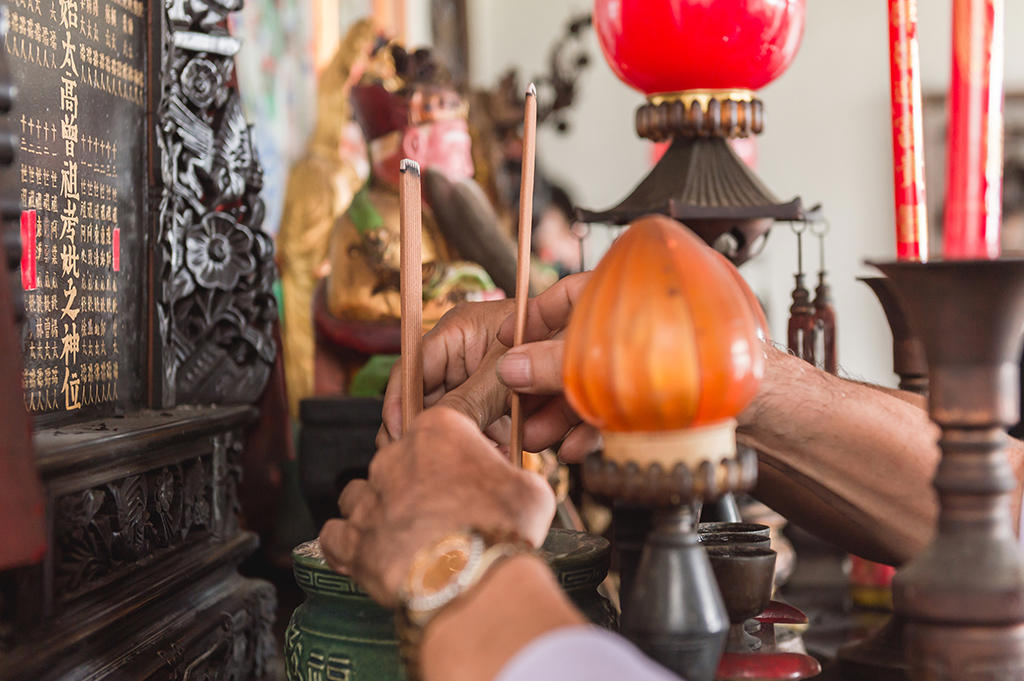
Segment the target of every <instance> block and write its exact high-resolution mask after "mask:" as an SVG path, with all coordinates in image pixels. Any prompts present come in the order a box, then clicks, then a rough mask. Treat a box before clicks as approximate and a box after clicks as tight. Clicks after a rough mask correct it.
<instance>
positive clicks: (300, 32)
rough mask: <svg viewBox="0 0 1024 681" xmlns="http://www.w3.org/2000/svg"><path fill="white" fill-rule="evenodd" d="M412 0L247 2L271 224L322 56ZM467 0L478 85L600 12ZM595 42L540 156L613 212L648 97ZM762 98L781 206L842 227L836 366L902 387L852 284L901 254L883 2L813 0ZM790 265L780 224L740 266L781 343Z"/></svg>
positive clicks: (410, 7)
mask: <svg viewBox="0 0 1024 681" xmlns="http://www.w3.org/2000/svg"><path fill="white" fill-rule="evenodd" d="M401 1H402V0H392V3H386V2H383V1H382V0H332V1H330V2H327V1H325V0H315V1H312V2H311V1H310V0H247V3H246V9H245V11H244V12H243V13H242V15H241V18H240V19H239V21H238V25H237V26H236V31H237V34H238V35H241V36H242V37H243V38H244V39H245V41H246V45H245V47H244V48H243V51H242V53H241V55H240V57H239V59H238V63H239V77H240V79H241V80H242V85H243V88H242V91H243V93H244V95H245V97H246V104H247V107H248V109H249V114H250V117H251V119H252V120H253V122H254V123H255V124H256V126H257V127H256V137H257V140H258V143H259V145H260V151H261V154H262V158H263V162H264V165H265V166H266V170H267V189H266V192H265V195H266V199H267V203H268V225H269V227H270V229H271V231H273V230H274V229H275V227H276V221H277V220H278V218H279V215H280V197H281V194H282V193H283V188H284V177H285V175H286V173H287V166H288V164H289V163H290V162H291V161H292V160H294V158H295V157H296V156H297V155H298V153H300V152H301V150H302V146H303V144H304V142H305V138H306V135H307V134H308V132H309V126H310V124H311V116H312V96H313V95H312V93H313V91H314V90H313V88H314V84H315V73H316V67H317V65H318V64H321V63H323V61H324V60H325V59H326V58H328V57H329V56H330V53H331V51H332V48H331V46H332V45H333V43H334V42H336V41H337V39H338V36H340V35H341V34H342V32H343V31H344V30H345V28H346V27H347V26H348V24H349V23H351V22H352V21H354V20H355V19H356V18H358V17H360V16H363V15H364V14H365V13H367V12H371V11H374V10H375V9H376V10H377V11H381V7H382V5H386V4H393V3H395V2H401ZM404 1H405V4H404V10H405V12H404V26H403V28H404V31H405V33H406V35H407V37H408V39H409V43H410V44H412V45H417V44H424V43H429V42H430V40H431V30H430V0H404ZM466 3H467V9H468V19H469V23H468V26H469V43H470V44H469V48H470V52H469V54H470V81H471V84H473V85H474V86H490V85H493V84H494V83H495V81H496V80H497V78H498V77H499V75H501V74H502V73H503V72H504V71H505V70H506V69H507V68H508V67H511V66H517V67H518V68H519V72H520V75H521V77H522V78H523V79H524V81H525V79H528V78H530V77H532V76H533V75H535V74H537V73H540V72H543V71H544V70H545V69H546V59H547V55H548V50H549V49H550V47H551V45H552V44H553V43H554V42H555V41H556V40H557V39H558V38H559V37H560V36H561V35H562V34H563V32H564V30H565V26H566V25H567V23H568V22H569V20H570V19H571V18H573V17H576V16H578V15H579V14H581V13H585V12H587V11H589V9H590V2H588V1H587V0H514V1H511V0H466ZM1006 5H1007V6H1006V11H1007V17H1006V34H1007V40H1006V76H1007V92H1012V91H1015V90H1020V91H1024V41H1021V40H1018V39H1016V38H1015V36H1017V35H1020V34H1021V33H1022V31H1024V2H1008V3H1006ZM392 9H393V10H394V8H392ZM399 9H402V8H399ZM919 11H920V41H921V63H922V77H923V83H924V90H925V94H926V95H928V94H932V93H935V94H940V95H941V94H942V93H943V91H944V90H945V88H946V86H947V83H948V79H949V68H950V67H949V61H950V54H949V49H950V48H949V45H950V34H951V22H950V19H951V3H950V0H927V1H926V2H921V3H920V4H919ZM587 43H588V44H589V46H590V53H591V56H592V66H591V67H590V68H589V69H588V70H587V71H585V72H584V74H583V76H582V77H581V78H580V81H579V84H578V86H579V98H578V101H577V103H576V105H575V106H574V108H573V110H572V111H571V112H570V114H569V121H570V123H571V127H570V129H569V131H568V132H567V133H566V134H564V135H558V134H556V133H555V132H554V131H553V130H551V129H545V130H543V131H542V133H541V137H540V140H539V142H538V162H539V163H540V164H542V165H543V167H544V169H545V170H546V171H547V172H548V173H549V174H550V175H551V177H552V178H553V179H555V180H557V181H559V182H561V183H562V184H563V185H564V186H565V187H566V188H567V189H569V190H570V193H571V194H572V196H573V197H574V198H575V200H576V201H577V202H578V203H579V204H581V205H584V206H587V207H605V206H608V205H611V204H613V203H615V202H617V201H618V200H619V199H620V198H621V197H622V196H624V195H625V193H626V192H627V191H628V190H629V189H631V188H632V186H633V185H634V184H635V183H636V182H637V181H638V180H639V179H640V178H641V177H642V176H643V175H644V174H645V172H646V170H647V169H648V168H649V166H650V149H649V145H648V144H647V143H646V142H644V141H642V140H640V139H639V138H637V137H636V135H635V133H634V131H633V112H634V110H635V109H636V107H637V106H639V105H640V104H641V102H642V98H641V96H640V95H639V94H638V93H635V92H633V91H631V90H630V89H628V88H627V87H626V86H624V85H622V84H621V83H620V82H619V81H618V80H617V79H616V78H615V76H614V75H613V74H612V72H611V71H610V69H609V68H608V67H607V65H606V64H605V62H604V60H603V58H602V57H601V55H600V50H599V47H598V45H597V41H596V38H595V37H594V36H593V34H592V33H590V34H589V35H588V37H587ZM325 55H326V56H325ZM760 96H761V97H762V98H763V100H764V101H765V105H766V110H767V115H768V124H767V127H766V132H765V134H764V135H762V136H761V137H759V138H758V172H759V174H760V175H761V177H762V178H763V179H764V181H765V182H766V183H767V184H768V186H769V187H770V188H772V189H773V190H774V191H775V193H776V195H777V196H779V197H780V198H782V199H789V198H791V197H792V196H794V195H800V196H801V197H802V198H803V199H804V201H805V203H806V204H813V203H817V202H819V201H820V202H822V203H823V204H824V207H825V213H826V215H827V217H828V219H829V222H830V224H831V233H830V235H829V238H828V241H827V267H828V269H829V272H830V275H831V282H832V285H833V291H834V295H835V304H836V309H837V310H838V314H839V358H840V363H841V365H842V366H843V368H844V370H845V372H846V373H847V375H850V376H852V377H856V378H861V379H865V380H870V381H873V382H878V383H882V384H886V385H893V384H894V382H895V381H894V379H893V377H892V374H891V359H890V356H889V348H890V341H889V331H888V327H887V325H886V323H885V320H884V317H883V315H882V312H881V308H880V307H879V305H878V304H877V302H876V301H875V299H874V297H873V296H872V295H871V294H870V292H869V291H868V289H867V287H866V286H864V285H863V284H861V283H859V282H857V281H856V277H857V276H861V275H865V274H871V273H872V271H871V269H870V268H867V267H865V266H864V265H863V261H864V259H865V258H872V257H874V258H888V257H893V256H894V252H895V251H894V238H893V197H892V156H891V146H890V144H891V142H890V128H889V121H890V114H889V71H888V43H887V24H886V5H885V2H884V0H871V1H866V0H858V1H856V2H839V1H836V0H808V2H807V28H806V32H805V35H804V40H803V45H802V47H801V49H800V52H799V54H798V56H797V58H796V61H795V62H794V63H793V65H792V67H790V69H789V71H788V72H787V73H786V74H784V75H783V76H782V77H781V78H779V79H778V80H777V81H776V82H775V83H773V84H772V85H770V86H769V87H768V88H766V89H765V90H763V91H762V92H761V93H760ZM933 123H934V122H933ZM927 124H928V122H927V121H926V125H927ZM938 125H939V126H940V127H941V122H940V123H938ZM927 162H929V163H931V162H932V161H931V160H930V159H928V160H927ZM930 203H931V201H930ZM607 243H608V235H607V231H604V233H602V230H596V229H595V230H594V232H593V237H592V238H591V240H590V243H588V247H587V264H588V266H592V265H593V264H594V263H595V262H596V260H597V258H598V257H599V254H600V252H601V250H602V249H603V248H604V247H606V245H607ZM805 252H806V255H805V269H806V270H808V271H809V272H811V273H812V274H813V273H814V271H816V269H817V245H816V243H815V241H814V240H808V241H807V242H806V247H805ZM795 265H796V242H795V237H794V236H793V234H792V232H791V231H790V230H789V227H788V226H787V225H785V224H779V225H776V227H775V228H774V230H773V232H772V236H771V238H770V239H769V242H768V245H767V248H766V250H765V252H764V254H762V255H761V256H760V257H759V258H757V259H756V260H755V261H753V262H751V263H749V264H747V265H745V266H744V268H743V273H744V275H745V276H746V277H747V278H748V279H749V280H750V282H751V283H752V284H753V286H754V288H755V290H756V291H757V293H758V294H759V295H760V296H761V297H762V298H763V300H764V301H765V303H766V304H767V307H768V312H769V319H770V322H771V325H772V331H773V335H774V337H775V338H784V337H785V324H786V317H787V309H788V306H789V301H790V290H791V289H792V285H793V277H792V275H793V272H794V270H795ZM812 280H813V277H812Z"/></svg>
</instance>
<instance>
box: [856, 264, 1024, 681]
mask: <svg viewBox="0 0 1024 681" xmlns="http://www.w3.org/2000/svg"><path fill="white" fill-rule="evenodd" d="M872 264H874V265H875V266H876V267H878V269H880V270H881V271H882V272H883V273H885V275H886V276H887V277H888V279H889V282H890V283H891V285H892V289H893V290H894V291H895V292H896V295H897V298H898V300H899V301H900V304H901V306H902V308H903V310H904V311H905V312H906V313H907V317H908V320H909V321H910V329H911V330H913V331H914V332H916V334H917V336H918V337H919V338H920V339H921V341H922V343H923V344H924V349H925V354H926V356H927V361H928V369H929V371H928V375H929V391H928V392H929V400H928V411H929V414H930V416H931V418H932V420H933V421H935V423H937V424H938V425H939V427H940V428H941V429H942V435H941V438H940V440H939V446H940V448H941V450H942V458H941V461H940V463H939V467H938V469H937V471H936V474H935V480H934V485H935V489H936V490H937V492H938V498H939V505H940V512H939V521H938V532H937V534H936V536H935V538H934V540H933V541H932V543H931V544H930V545H929V546H928V547H927V548H926V549H925V550H924V551H923V552H922V553H921V554H920V555H918V556H917V557H915V558H914V559H913V560H912V561H910V562H909V563H907V564H906V565H905V566H904V567H903V569H902V570H900V572H899V573H897V575H896V578H895V580H894V582H893V599H894V608H895V611H896V614H897V615H898V616H899V617H901V618H902V619H903V620H904V621H905V627H904V631H903V637H904V642H905V650H906V659H907V663H908V667H909V674H910V678H912V679H915V681H940V680H941V681H946V680H950V679H956V680H964V681H975V680H977V681H982V680H989V679H1020V678H1022V676H1024V553H1022V551H1021V549H1020V547H1019V546H1018V543H1017V538H1016V536H1015V533H1014V528H1013V518H1012V514H1011V503H1010V495H1011V493H1012V492H1013V491H1014V490H1016V488H1017V480H1016V477H1015V475H1014V472H1013V469H1012V468H1011V467H1010V462H1009V459H1008V457H1007V454H1006V446H1007V435H1006V432H1005V429H1006V427H1008V426H1009V425H1012V424H1013V423H1015V422H1016V420H1017V418H1018V414H1019V412H1018V401H1019V396H1018V390H1019V384H1018V378H1019V365H1018V363H1017V362H1018V358H1019V341H1020V336H1021V328H1022V325H1024V260H1019V259H1006V260H990V261H976V260H965V261H952V262H930V263H919V262H887V263H872Z"/></svg>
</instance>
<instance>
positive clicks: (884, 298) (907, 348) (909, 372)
mask: <svg viewBox="0 0 1024 681" xmlns="http://www.w3.org/2000/svg"><path fill="white" fill-rule="evenodd" d="M859 280H860V281H862V282H864V283H865V284H867V285H868V287H869V288H870V289H871V291H872V292H873V293H874V294H875V297H876V298H878V302H879V303H881V304H882V311H883V312H885V319H886V321H887V322H889V329H890V330H891V331H892V371H893V373H894V374H896V375H897V376H899V379H900V383H899V388H900V390H906V391H907V392H912V393H916V394H918V395H927V394H928V360H927V358H926V357H925V354H924V344H923V343H922V342H921V339H920V338H918V337H917V335H915V334H914V331H913V330H912V329H911V328H910V323H909V322H908V320H907V315H906V313H904V311H903V308H902V307H901V306H900V301H899V299H898V298H897V297H896V291H895V290H894V289H893V285H892V282H890V281H889V280H888V279H886V278H885V277H860V279H859Z"/></svg>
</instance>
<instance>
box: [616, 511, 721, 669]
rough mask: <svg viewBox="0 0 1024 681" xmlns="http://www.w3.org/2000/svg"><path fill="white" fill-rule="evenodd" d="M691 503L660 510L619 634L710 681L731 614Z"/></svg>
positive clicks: (660, 659)
mask: <svg viewBox="0 0 1024 681" xmlns="http://www.w3.org/2000/svg"><path fill="white" fill-rule="evenodd" d="M693 525H694V518H693V513H692V512H691V511H690V508H689V506H683V507H677V508H674V509H671V510H660V511H656V512H655V514H654V528H653V529H652V530H651V533H650V534H649V535H648V537H647V542H646V544H645V545H644V549H643V554H642V557H641V558H640V564H639V566H638V567H637V572H636V579H635V580H634V581H633V584H632V587H631V589H630V594H629V597H628V600H627V603H628V607H624V609H623V611H622V633H623V634H624V635H625V636H626V638H628V639H629V640H631V641H633V642H634V643H635V644H636V645H637V646H638V647H639V648H640V649H641V650H643V651H644V652H645V653H646V654H647V655H649V656H650V657H651V658H653V659H655V660H657V661H658V662H660V663H661V664H663V665H665V666H666V667H668V668H669V669H671V670H673V671H675V672H678V673H679V674H681V675H682V676H683V678H685V679H688V680H689V681H711V679H713V678H714V676H715V669H716V667H717V666H718V660H719V658H720V657H721V655H722V650H723V649H724V647H725V640H726V636H727V634H728V631H729V618H728V616H727V614H726V610H725V603H724V602H723V600H722V595H721V594H720V593H719V591H718V586H717V583H716V581H715V578H714V575H713V573H712V571H711V563H710V562H709V561H708V557H707V554H706V553H705V552H704V549H703V548H702V547H701V545H700V544H699V543H698V542H697V535H696V534H695V533H694V531H693Z"/></svg>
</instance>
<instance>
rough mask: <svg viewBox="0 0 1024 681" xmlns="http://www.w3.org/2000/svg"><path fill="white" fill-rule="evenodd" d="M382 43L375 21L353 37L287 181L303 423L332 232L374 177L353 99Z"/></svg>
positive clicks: (285, 237)
mask: <svg viewBox="0 0 1024 681" xmlns="http://www.w3.org/2000/svg"><path fill="white" fill-rule="evenodd" d="M376 40H377V37H376V35H375V33H374V30H373V27H372V24H371V22H370V21H369V20H365V21H360V22H358V23H356V24H354V25H353V26H352V28H351V29H350V30H349V31H348V35H347V36H346V37H345V39H344V41H343V42H342V43H341V45H340V47H339V49H338V51H337V53H335V55H334V57H333V59H332V60H331V61H330V63H329V64H328V65H327V67H326V68H325V69H324V70H323V72H322V73H321V75H320V83H319V89H318V93H317V116H316V126H315V128H314V130H313V133H312V135H311V136H310V139H309V142H308V145H307V147H306V151H305V153H304V154H303V156H302V157H301V158H300V159H299V160H298V161H297V162H296V163H295V164H294V165H293V166H292V168H291V171H290V172H289V175H288V184H287V188H286V191H285V205H284V212H283V214H282V219H281V224H280V227H279V230H278V235H277V262H278V268H279V270H280V276H281V289H282V297H283V307H284V315H283V324H282V340H283V346H284V347H283V351H284V361H285V377H286V381H287V389H288V404H289V409H290V411H291V414H292V417H293V418H297V417H298V404H299V401H300V400H301V399H302V398H304V397H308V396H310V395H312V394H313V353H314V342H313V317H312V308H311V301H312V299H313V291H314V289H315V287H316V283H317V281H318V280H319V279H320V278H321V277H323V275H324V272H325V271H326V262H327V251H328V243H329V241H330V234H331V230H332V229H333V227H334V223H335V221H336V220H337V219H338V218H339V217H340V216H341V215H342V214H344V213H345V211H347V210H348V208H349V205H350V204H351V203H352V198H353V197H354V196H355V195H356V192H358V191H359V189H360V188H361V187H362V186H363V185H364V184H365V182H366V180H367V178H368V177H369V173H370V168H369V162H368V161H367V158H366V145H365V142H364V141H363V138H362V133H361V132H360V130H359V128H358V126H357V125H356V124H355V123H354V122H353V121H352V112H351V106H350V104H349V93H350V92H351V89H352V86H353V85H354V84H355V83H356V82H357V81H358V80H359V78H360V77H361V76H362V75H363V73H364V72H365V71H366V70H367V69H368V68H371V67H372V63H371V51H372V49H373V47H374V44H375V42H376Z"/></svg>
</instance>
